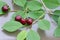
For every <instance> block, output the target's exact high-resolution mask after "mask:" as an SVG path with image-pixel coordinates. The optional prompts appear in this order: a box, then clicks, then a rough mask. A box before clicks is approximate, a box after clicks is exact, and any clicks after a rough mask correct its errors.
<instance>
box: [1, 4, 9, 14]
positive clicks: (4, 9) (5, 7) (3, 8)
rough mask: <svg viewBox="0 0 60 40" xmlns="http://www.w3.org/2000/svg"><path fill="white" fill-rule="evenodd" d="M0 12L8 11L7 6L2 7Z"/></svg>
mask: <svg viewBox="0 0 60 40" xmlns="http://www.w3.org/2000/svg"><path fill="white" fill-rule="evenodd" d="M2 11H3V12H5V13H7V12H8V11H9V6H8V5H4V6H3V7H2Z"/></svg>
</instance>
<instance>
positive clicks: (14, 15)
mask: <svg viewBox="0 0 60 40" xmlns="http://www.w3.org/2000/svg"><path fill="white" fill-rule="evenodd" d="M17 15H20V16H21V17H22V18H26V16H27V14H26V13H24V11H17V12H15V13H14V14H13V15H12V19H11V20H15V17H16V16H17Z"/></svg>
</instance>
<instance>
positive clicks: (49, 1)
mask: <svg viewBox="0 0 60 40" xmlns="http://www.w3.org/2000/svg"><path fill="white" fill-rule="evenodd" d="M43 2H44V3H45V5H46V6H47V7H48V8H50V9H54V8H56V7H58V6H59V5H60V3H59V2H58V0H43Z"/></svg>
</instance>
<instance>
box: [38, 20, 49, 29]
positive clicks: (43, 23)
mask: <svg viewBox="0 0 60 40" xmlns="http://www.w3.org/2000/svg"><path fill="white" fill-rule="evenodd" d="M38 27H39V28H40V29H42V30H49V29H50V22H49V21H48V20H45V19H43V20H39V21H38Z"/></svg>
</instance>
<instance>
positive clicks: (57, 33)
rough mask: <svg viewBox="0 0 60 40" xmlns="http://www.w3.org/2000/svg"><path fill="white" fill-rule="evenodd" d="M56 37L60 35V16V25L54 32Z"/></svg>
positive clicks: (59, 22)
mask: <svg viewBox="0 0 60 40" xmlns="http://www.w3.org/2000/svg"><path fill="white" fill-rule="evenodd" d="M54 36H55V37H60V17H59V18H58V27H57V28H56V30H55V32H54Z"/></svg>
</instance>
